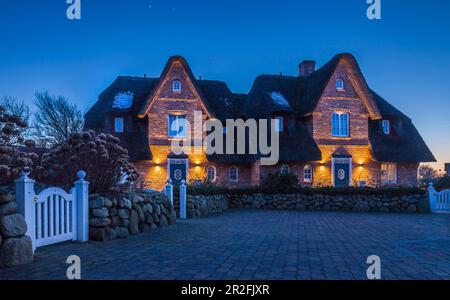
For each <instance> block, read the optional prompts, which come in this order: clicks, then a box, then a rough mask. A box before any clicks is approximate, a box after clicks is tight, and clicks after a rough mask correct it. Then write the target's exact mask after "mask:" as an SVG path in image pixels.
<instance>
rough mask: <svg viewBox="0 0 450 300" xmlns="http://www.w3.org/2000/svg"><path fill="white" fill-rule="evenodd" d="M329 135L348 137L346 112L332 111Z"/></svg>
mask: <svg viewBox="0 0 450 300" xmlns="http://www.w3.org/2000/svg"><path fill="white" fill-rule="evenodd" d="M331 135H332V136H335V137H349V136H350V134H349V116H348V113H343V112H334V113H333V114H332V116H331Z"/></svg>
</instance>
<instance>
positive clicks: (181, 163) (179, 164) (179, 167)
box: [169, 159, 188, 186]
mask: <svg viewBox="0 0 450 300" xmlns="http://www.w3.org/2000/svg"><path fill="white" fill-rule="evenodd" d="M187 164H188V161H187V159H169V178H170V179H171V180H172V184H173V185H175V186H179V185H181V181H182V180H184V181H187V168H188V165H187Z"/></svg>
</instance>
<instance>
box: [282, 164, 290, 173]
mask: <svg viewBox="0 0 450 300" xmlns="http://www.w3.org/2000/svg"><path fill="white" fill-rule="evenodd" d="M290 172H291V170H290V168H289V165H282V166H281V170H280V173H281V174H282V175H286V174H289V173H290Z"/></svg>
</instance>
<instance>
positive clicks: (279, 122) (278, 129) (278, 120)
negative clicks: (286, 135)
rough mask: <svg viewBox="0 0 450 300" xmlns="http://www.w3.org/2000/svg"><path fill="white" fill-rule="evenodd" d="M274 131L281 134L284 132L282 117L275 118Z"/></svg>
mask: <svg viewBox="0 0 450 300" xmlns="http://www.w3.org/2000/svg"><path fill="white" fill-rule="evenodd" d="M275 121H276V123H275V131H276V132H283V131H284V119H283V117H275Z"/></svg>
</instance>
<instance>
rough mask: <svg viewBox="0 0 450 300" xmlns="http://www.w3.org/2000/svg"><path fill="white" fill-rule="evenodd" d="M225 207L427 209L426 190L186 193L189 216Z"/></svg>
mask: <svg viewBox="0 0 450 300" xmlns="http://www.w3.org/2000/svg"><path fill="white" fill-rule="evenodd" d="M176 206H177V205H176ZM209 207H215V208H218V209H210V208H209ZM228 208H237V209H243V208H244V209H245V208H249V209H282V210H298V211H347V212H383V213H429V212H430V206H429V200H428V196H427V195H426V194H423V195H421V194H415V195H404V196H388V195H325V194H311V195H308V194H291V195H263V194H257V195H214V196H188V202H187V211H188V217H191V218H192V217H193V218H196V217H200V216H206V215H209V214H212V213H221V212H223V211H225V210H227V209H228Z"/></svg>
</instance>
